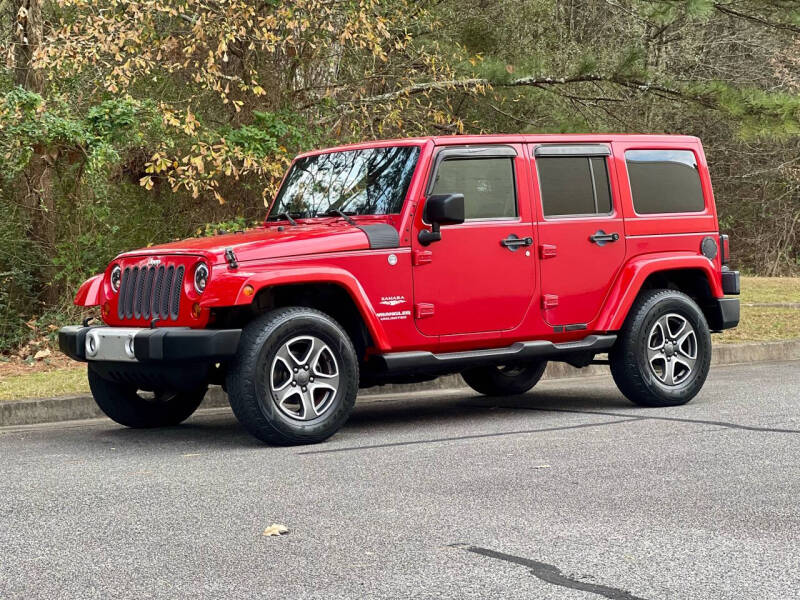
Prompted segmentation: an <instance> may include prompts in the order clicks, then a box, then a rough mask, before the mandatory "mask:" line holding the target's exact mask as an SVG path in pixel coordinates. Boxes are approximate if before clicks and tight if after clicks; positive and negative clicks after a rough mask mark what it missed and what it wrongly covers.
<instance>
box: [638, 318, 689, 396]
mask: <svg viewBox="0 0 800 600" xmlns="http://www.w3.org/2000/svg"><path fill="white" fill-rule="evenodd" d="M647 361H648V363H649V365H650V370H651V371H652V373H653V374H654V375H655V376H656V378H657V379H658V380H659V381H660V382H661V383H663V384H664V385H667V386H676V385H680V384H681V383H683V382H684V381H686V380H687V379H688V378H689V376H690V375H691V374H692V373H693V371H694V368H695V364H696V363H697V335H696V334H695V330H694V328H693V327H692V325H691V323H689V321H688V320H687V319H686V318H685V317H683V316H681V315H679V314H677V313H668V314H666V315H663V316H662V317H660V318H659V319H658V320H657V321H656V322H655V324H654V325H653V327H652V328H651V329H650V334H649V335H648V337H647Z"/></svg>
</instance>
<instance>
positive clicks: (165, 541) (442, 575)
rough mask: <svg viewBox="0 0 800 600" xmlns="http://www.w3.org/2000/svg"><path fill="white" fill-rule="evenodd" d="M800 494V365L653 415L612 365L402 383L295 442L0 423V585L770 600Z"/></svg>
mask: <svg viewBox="0 0 800 600" xmlns="http://www.w3.org/2000/svg"><path fill="white" fill-rule="evenodd" d="M798 502H800V362H784V363H770V364H764V363H762V364H757V365H732V366H726V367H717V368H714V369H712V372H711V375H710V378H709V381H708V383H707V384H706V386H705V388H704V390H703V391H702V392H701V394H700V395H699V396H698V397H697V398H696V399H695V400H694V401H693V402H692V403H690V404H688V405H686V406H683V407H677V408H670V409H642V408H637V407H635V406H633V405H631V404H629V403H628V402H627V401H626V400H625V399H624V398H623V397H622V396H621V394H620V393H619V392H618V391H617V390H616V388H615V387H614V385H613V383H612V381H611V379H610V378H608V377H590V378H581V379H571V380H552V381H544V382H542V383H540V385H539V386H537V387H536V388H535V389H534V390H533V391H532V392H530V393H528V394H526V395H524V396H517V397H513V398H503V399H490V398H483V397H480V396H478V395H476V394H473V393H471V392H469V391H466V390H459V391H449V392H431V393H417V394H413V395H405V396H395V397H391V398H389V399H384V400H382V401H380V402H377V401H367V402H361V403H359V404H358V405H357V407H356V410H355V411H354V414H353V416H352V418H351V420H350V422H349V423H348V424H347V425H346V426H345V427H344V429H343V430H342V431H341V432H340V433H338V434H337V435H336V436H335V437H333V438H332V439H331V440H330V441H328V442H327V443H324V444H320V445H316V446H305V447H292V448H273V447H268V446H263V445H260V444H258V443H257V442H255V441H254V440H253V439H252V438H251V437H250V436H249V435H247V434H246V433H245V432H244V431H243V430H242V429H241V428H240V427H239V425H238V424H237V422H236V421H235V419H234V417H233V416H232V414H231V413H230V411H229V410H226V409H216V410H210V411H205V412H202V413H198V414H197V415H195V416H194V417H193V418H192V419H190V420H189V421H187V423H186V424H184V425H182V426H180V427H174V428H170V429H162V430H152V431H135V430H129V429H124V428H121V427H118V426H116V425H115V424H113V423H112V422H110V421H108V420H103V419H97V420H93V421H82V422H79V423H78V422H75V423H59V424H49V425H39V426H28V427H16V428H5V429H0V598H2V599H4V600H5V599H10V598H25V599H33V598H48V599H53V598H81V599H88V598H136V599H140V598H192V599H193V600H194V599H199V598H320V599H334V598H392V599H394V598H476V599H478V598H480V599H484V598H502V599H513V598H527V599H530V598H535V599H538V598H542V599H547V598H558V599H579V598H585V599H590V598H612V599H621V600H625V599H648V600H652V599H657V598H658V599H667V598H669V599H674V598H679V599H693V598H698V599H700V598H702V599H716V598H737V599H740V598H759V599H765V598H776V599H781V600H785V599H788V598H796V597H798V594H800V592H798V589H800V506H798ZM273 523H280V524H284V525H286V526H287V527H288V528H289V533H288V534H287V535H284V536H280V537H265V536H263V535H262V532H263V531H264V529H265V528H266V527H268V526H269V525H271V524H273Z"/></svg>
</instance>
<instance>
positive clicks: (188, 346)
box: [58, 326, 242, 363]
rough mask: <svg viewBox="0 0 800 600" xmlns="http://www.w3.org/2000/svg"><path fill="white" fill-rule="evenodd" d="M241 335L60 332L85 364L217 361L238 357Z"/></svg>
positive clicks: (171, 330)
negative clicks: (237, 351) (237, 350)
mask: <svg viewBox="0 0 800 600" xmlns="http://www.w3.org/2000/svg"><path fill="white" fill-rule="evenodd" d="M241 334H242V330H241V329H189V328H183V327H163V328H160V329H146V328H140V327H80V326H68V327H62V328H61V329H60V330H59V331H58V345H59V347H60V348H61V351H62V352H63V353H64V354H66V355H67V356H69V357H70V358H72V359H74V360H79V361H84V362H86V361H88V362H114V363H165V362H186V361H202V362H217V361H222V360H225V359H228V358H231V357H233V356H234V355H235V354H236V349H237V348H238V347H239V338H240V337H241Z"/></svg>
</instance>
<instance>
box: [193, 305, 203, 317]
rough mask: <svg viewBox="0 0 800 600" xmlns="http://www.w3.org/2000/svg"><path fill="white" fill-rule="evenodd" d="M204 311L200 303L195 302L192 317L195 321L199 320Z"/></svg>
mask: <svg viewBox="0 0 800 600" xmlns="http://www.w3.org/2000/svg"><path fill="white" fill-rule="evenodd" d="M202 310H203V309H201V308H200V304H199V303H198V302H195V303H194V304H192V316H193V317H194V318H195V319H199V318H200V313H201V312H202Z"/></svg>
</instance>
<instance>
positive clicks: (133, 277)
mask: <svg viewBox="0 0 800 600" xmlns="http://www.w3.org/2000/svg"><path fill="white" fill-rule="evenodd" d="M185 272H186V269H185V267H184V266H183V265H178V266H177V267H176V266H175V265H169V266H166V267H165V266H164V265H159V266H155V265H153V266H143V267H141V268H140V267H125V268H124V269H123V271H122V281H121V282H120V286H119V303H118V305H117V316H118V317H119V318H120V319H145V320H150V319H155V318H158V319H162V320H163V319H172V320H173V321H175V320H177V319H178V314H179V313H180V309H181V296H182V294H181V291H182V289H183V276H184V273H185Z"/></svg>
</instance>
